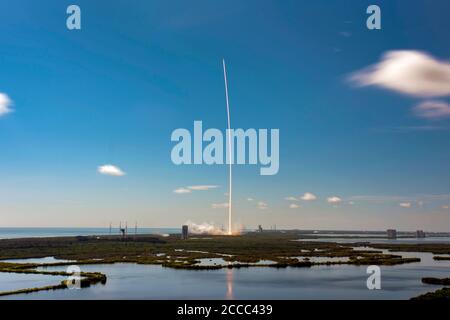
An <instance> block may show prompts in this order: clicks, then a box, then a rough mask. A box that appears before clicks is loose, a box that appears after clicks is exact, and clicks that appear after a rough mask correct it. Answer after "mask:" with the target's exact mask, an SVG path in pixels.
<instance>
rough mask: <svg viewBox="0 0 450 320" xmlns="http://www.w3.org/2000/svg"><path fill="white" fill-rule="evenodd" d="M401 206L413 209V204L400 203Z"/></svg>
mask: <svg viewBox="0 0 450 320" xmlns="http://www.w3.org/2000/svg"><path fill="white" fill-rule="evenodd" d="M399 206H400V207H402V208H411V202H400V203H399Z"/></svg>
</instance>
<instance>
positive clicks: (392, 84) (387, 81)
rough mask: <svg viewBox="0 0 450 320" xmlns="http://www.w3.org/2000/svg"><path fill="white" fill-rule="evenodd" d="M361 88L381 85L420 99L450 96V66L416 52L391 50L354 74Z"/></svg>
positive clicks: (423, 53) (353, 76)
mask: <svg viewBox="0 0 450 320" xmlns="http://www.w3.org/2000/svg"><path fill="white" fill-rule="evenodd" d="M349 80H350V81H351V82H353V83H355V84H357V85H359V86H379V87H383V88H386V89H390V90H393V91H397V92H400V93H403V94H408V95H412V96H419V97H439V96H447V95H450V63H449V62H447V61H439V60H437V59H435V58H434V57H432V56H430V55H429V54H427V53H425V52H421V51H415V50H399V51H388V52H387V53H385V54H384V55H383V57H382V59H381V61H380V62H378V63H377V64H375V65H372V66H370V67H368V68H365V69H363V70H360V71H357V72H355V73H353V74H352V75H350V77H349Z"/></svg>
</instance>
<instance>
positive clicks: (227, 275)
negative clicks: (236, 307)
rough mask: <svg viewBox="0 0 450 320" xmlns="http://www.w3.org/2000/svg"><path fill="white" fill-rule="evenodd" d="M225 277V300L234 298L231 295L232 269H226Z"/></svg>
mask: <svg viewBox="0 0 450 320" xmlns="http://www.w3.org/2000/svg"><path fill="white" fill-rule="evenodd" d="M226 278H227V295H226V297H225V298H226V299H227V300H234V296H233V269H227V273H226Z"/></svg>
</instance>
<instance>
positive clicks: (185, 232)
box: [181, 225, 189, 240]
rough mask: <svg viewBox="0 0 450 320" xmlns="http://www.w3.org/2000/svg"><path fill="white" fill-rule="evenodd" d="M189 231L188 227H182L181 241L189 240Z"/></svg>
mask: <svg viewBox="0 0 450 320" xmlns="http://www.w3.org/2000/svg"><path fill="white" fill-rule="evenodd" d="M188 233H189V229H188V226H187V225H184V226H182V227H181V239H183V240H186V239H187V238H188Z"/></svg>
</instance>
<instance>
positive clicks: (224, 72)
mask: <svg viewBox="0 0 450 320" xmlns="http://www.w3.org/2000/svg"><path fill="white" fill-rule="evenodd" d="M222 64H223V78H224V80H225V98H226V101H227V117H228V163H229V167H228V168H229V169H228V172H229V176H228V178H229V181H228V186H229V190H228V235H231V234H232V233H233V231H232V229H231V191H232V175H231V166H232V165H231V163H232V161H231V160H232V159H231V156H232V150H231V124H230V103H229V101H228V82H227V68H226V66H225V59H222Z"/></svg>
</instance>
